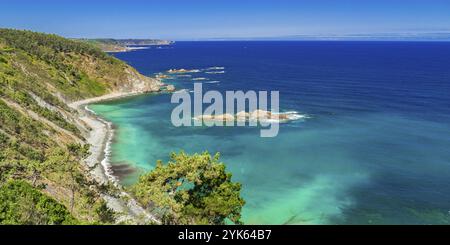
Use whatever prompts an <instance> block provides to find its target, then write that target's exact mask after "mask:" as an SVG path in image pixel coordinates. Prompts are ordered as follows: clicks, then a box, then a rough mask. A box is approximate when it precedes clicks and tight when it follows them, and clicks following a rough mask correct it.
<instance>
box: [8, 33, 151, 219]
mask: <svg viewBox="0 0 450 245" xmlns="http://www.w3.org/2000/svg"><path fill="white" fill-rule="evenodd" d="M159 87H160V83H159V81H158V80H156V79H153V78H148V77H145V76H143V75H141V74H140V73H139V72H137V71H136V70H135V69H134V68H132V67H130V66H128V65H127V64H125V63H124V62H122V61H120V60H118V59H116V58H114V57H111V56H109V55H107V54H105V53H104V52H102V51H101V50H100V49H98V48H96V47H94V46H92V45H89V44H86V43H84V42H80V41H74V40H68V39H65V38H62V37H59V36H56V35H47V34H41V33H35V32H29V31H17V30H9V29H0V199H1V200H3V203H2V204H1V205H3V206H2V207H1V208H0V212H6V211H8V210H10V211H11V210H12V207H16V208H17V206H14V205H15V203H18V204H19V206H20V205H23V207H30V208H31V207H33V208H34V207H36V208H37V205H38V204H39V200H40V198H41V199H42V196H39V195H44V196H45V198H50V199H51V200H52V202H53V201H54V202H55V203H56V204H57V205H56V204H55V205H53V206H52V207H48V208H47V209H46V208H41V209H39V212H37V211H36V210H37V209H36V210H34V209H32V210H29V208H22V209H17V210H15V211H14V212H12V211H11V212H10V213H9V214H10V216H8V219H6V218H2V217H6V216H7V215H4V214H3V213H1V215H0V224H1V223H14V222H16V223H27V222H28V223H64V222H67V220H70V222H72V223H73V222H81V223H84V222H88V223H92V222H100V223H101V222H112V220H111V212H110V210H108V208H106V206H105V202H104V201H103V199H102V198H101V196H102V193H104V192H105V191H112V189H111V187H108V186H104V185H100V184H98V183H96V182H95V181H94V180H93V179H92V178H91V177H90V176H89V169H88V168H87V167H86V166H84V165H83V164H81V161H82V159H83V158H84V157H85V156H86V154H87V151H88V146H87V145H85V142H86V139H85V137H86V132H87V131H88V130H89V128H88V127H87V126H86V125H83V124H82V123H81V122H80V121H78V119H77V116H76V113H77V112H76V111H74V110H73V109H71V108H70V107H69V106H68V103H70V102H73V101H76V100H81V99H85V98H90V97H95V96H101V95H104V94H108V93H111V92H135V91H146V92H151V91H158V90H159ZM18 181H19V182H18ZM5 186H15V187H18V188H19V187H20V188H19V189H18V190H17V191H23V190H27V191H29V193H34V194H29V195H35V196H36V198H19V199H14V200H13V199H11V198H9V199H8V198H6V197H5V195H6V194H5V195H3V196H2V191H1V190H2V188H3V187H5ZM7 189H8V188H7ZM8 190H9V189H8ZM5 193H9V192H5ZM35 193H39V195H38V194H35ZM8 195H9V194H8ZM29 195H28V194H27V196H29ZM4 198H6V199H4ZM8 200H9V201H8ZM11 200H13V201H11ZM9 202H11V203H9ZM20 207H22V206H20ZM55 207H57V208H59V209H61V208H64V209H66V211H64V212H61V213H64V215H65V216H64V217H60V219H48V216H49V215H50V214H52V215H53V214H55V213H56V214H58V212H55V210H50V209H51V208H55ZM2 210H3V211H2ZM5 210H6V211H5ZM26 214H30V215H35V216H36V217H33V219H30V218H26V219H25V218H24V217H28V216H27V215H26ZM2 215H3V216H2ZM68 215H69V216H70V217H74V218H73V219H72V218H70V219H69V218H67V217H69V216H68ZM66 216H67V217H66Z"/></svg>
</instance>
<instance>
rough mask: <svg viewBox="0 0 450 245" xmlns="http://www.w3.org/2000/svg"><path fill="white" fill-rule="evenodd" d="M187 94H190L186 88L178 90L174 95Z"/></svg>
mask: <svg viewBox="0 0 450 245" xmlns="http://www.w3.org/2000/svg"><path fill="white" fill-rule="evenodd" d="M187 92H189V89H185V88H184V89H180V90H177V91H175V92H174V93H187Z"/></svg>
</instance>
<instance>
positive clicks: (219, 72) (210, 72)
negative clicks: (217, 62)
mask: <svg viewBox="0 0 450 245" xmlns="http://www.w3.org/2000/svg"><path fill="white" fill-rule="evenodd" d="M205 73H207V74H223V73H225V71H207V72H205Z"/></svg>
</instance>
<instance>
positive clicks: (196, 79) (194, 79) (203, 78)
mask: <svg viewBox="0 0 450 245" xmlns="http://www.w3.org/2000/svg"><path fill="white" fill-rule="evenodd" d="M201 80H207V78H205V77H196V78H192V81H201Z"/></svg>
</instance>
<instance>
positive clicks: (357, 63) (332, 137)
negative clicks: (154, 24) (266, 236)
mask: <svg viewBox="0 0 450 245" xmlns="http://www.w3.org/2000/svg"><path fill="white" fill-rule="evenodd" d="M115 56H116V57H118V58H119V59H121V60H124V61H126V62H127V63H129V64H130V65H132V66H133V67H135V68H136V69H137V70H139V71H140V72H141V73H143V74H145V75H149V76H152V75H154V74H156V73H159V72H163V73H164V72H165V71H167V70H169V69H173V68H175V69H180V68H184V69H200V70H201V71H200V72H197V73H189V74H184V75H191V76H178V77H177V76H174V77H173V79H168V80H166V81H165V82H167V83H173V84H176V85H177V87H178V88H179V89H182V88H186V89H188V90H191V89H192V86H193V83H194V82H202V83H203V88H204V90H206V89H214V90H219V91H222V92H223V91H226V90H244V91H246V90H278V91H280V110H282V111H297V112H298V113H300V114H302V115H306V116H307V117H306V118H304V119H302V120H296V121H291V122H288V123H284V124H282V125H281V126H280V132H279V135H278V136H277V137H275V138H260V137H259V129H258V128H252V127H212V128H208V127H180V128H176V127H174V126H172V124H171V121H170V115H171V111H172V109H173V108H174V107H175V106H176V104H171V103H170V96H171V95H170V94H163V95H143V96H137V97H133V98H127V99H122V100H118V101H114V102H107V103H102V104H96V105H92V106H91V108H92V109H93V110H95V111H96V112H97V113H99V114H100V115H101V116H103V117H104V118H106V119H107V120H110V121H111V122H113V123H114V127H115V129H116V130H115V139H114V144H113V146H112V156H111V162H112V164H113V165H114V167H115V171H116V174H118V175H120V176H121V180H122V183H123V184H125V185H128V184H132V183H133V182H134V181H136V179H137V176H138V175H139V174H140V173H142V172H143V171H147V170H150V169H152V167H153V166H154V165H155V162H156V160H157V159H162V160H164V161H166V160H167V159H168V154H169V153H170V152H172V151H180V150H185V151H187V152H189V153H193V152H202V151H204V150H208V151H210V152H212V153H214V152H220V153H221V160H222V161H223V162H225V163H226V165H227V169H228V170H229V171H231V172H232V173H233V180H235V181H239V182H241V183H242V184H243V187H242V188H243V189H242V195H243V197H244V198H245V200H246V201H247V203H246V205H245V207H244V210H243V220H244V222H245V223H247V224H449V223H450V43H445V42H281V41H280V42H177V43H176V44H174V45H172V46H167V47H160V48H157V47H151V48H150V49H146V50H137V51H134V52H127V53H117V54H115ZM209 67H224V69H223V71H224V73H215V74H212V73H206V72H205V71H206V70H204V69H207V68H209ZM195 78H197V80H196V81H194V80H193V79H195ZM198 78H204V80H198Z"/></svg>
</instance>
